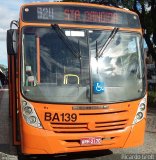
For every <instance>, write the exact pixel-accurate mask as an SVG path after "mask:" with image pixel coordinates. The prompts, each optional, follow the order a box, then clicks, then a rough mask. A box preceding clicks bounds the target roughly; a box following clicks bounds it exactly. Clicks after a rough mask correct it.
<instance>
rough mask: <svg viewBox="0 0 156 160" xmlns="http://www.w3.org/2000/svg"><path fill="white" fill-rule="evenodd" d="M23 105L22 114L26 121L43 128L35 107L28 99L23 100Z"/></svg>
mask: <svg viewBox="0 0 156 160" xmlns="http://www.w3.org/2000/svg"><path fill="white" fill-rule="evenodd" d="M21 105H22V114H23V118H24V119H25V121H26V122H27V123H28V124H29V125H31V126H33V127H36V128H43V127H42V125H41V122H40V120H39V118H38V116H37V114H36V111H35V109H34V107H33V106H32V105H31V104H30V103H29V102H27V101H26V100H22V103H21Z"/></svg>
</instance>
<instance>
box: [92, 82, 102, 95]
mask: <svg viewBox="0 0 156 160" xmlns="http://www.w3.org/2000/svg"><path fill="white" fill-rule="evenodd" d="M93 90H94V93H102V92H104V82H94V85H93Z"/></svg>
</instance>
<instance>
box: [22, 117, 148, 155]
mask: <svg viewBox="0 0 156 160" xmlns="http://www.w3.org/2000/svg"><path fill="white" fill-rule="evenodd" d="M145 123H146V121H145V119H143V120H142V121H140V122H139V123H137V124H135V125H132V126H127V127H126V128H125V129H124V130H120V131H119V130H118V131H107V132H94V133H79V134H65V133H64V134H62V133H60V134H56V133H54V132H53V131H48V130H44V129H38V128H34V127H31V126H29V125H27V124H26V123H24V124H23V127H22V132H21V133H22V134H21V149H22V153H23V154H60V153H70V152H80V151H90V150H104V149H113V148H127V147H134V146H138V145H142V144H143V142H144V130H145ZM99 136H100V137H102V144H100V145H90V146H81V145H80V139H81V138H84V137H99Z"/></svg>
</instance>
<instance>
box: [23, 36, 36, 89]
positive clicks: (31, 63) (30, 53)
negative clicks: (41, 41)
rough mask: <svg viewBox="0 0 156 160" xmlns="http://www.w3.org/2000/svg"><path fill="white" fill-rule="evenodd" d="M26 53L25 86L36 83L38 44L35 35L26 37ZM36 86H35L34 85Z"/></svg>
mask: <svg viewBox="0 0 156 160" xmlns="http://www.w3.org/2000/svg"><path fill="white" fill-rule="evenodd" d="M24 43H25V47H24V52H25V53H26V54H25V57H24V61H25V66H24V70H25V85H26V86H28V85H31V84H32V83H34V80H35V77H36V71H37V69H36V67H37V66H36V42H35V36H34V35H25V36H24ZM32 85H34V84H32Z"/></svg>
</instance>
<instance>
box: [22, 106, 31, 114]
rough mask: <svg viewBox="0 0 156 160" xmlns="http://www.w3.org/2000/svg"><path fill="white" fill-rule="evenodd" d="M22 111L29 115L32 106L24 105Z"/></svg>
mask: <svg viewBox="0 0 156 160" xmlns="http://www.w3.org/2000/svg"><path fill="white" fill-rule="evenodd" d="M23 111H24V114H26V115H30V114H31V113H32V108H31V107H29V106H26V107H24V109H23Z"/></svg>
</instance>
